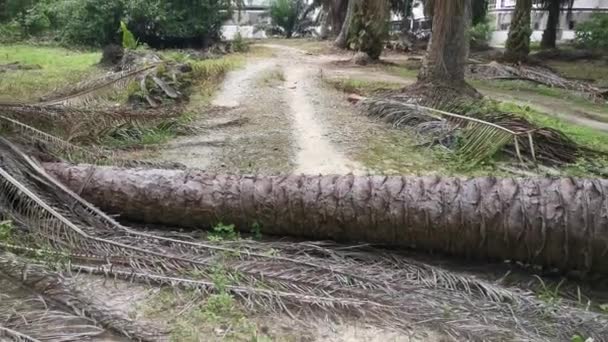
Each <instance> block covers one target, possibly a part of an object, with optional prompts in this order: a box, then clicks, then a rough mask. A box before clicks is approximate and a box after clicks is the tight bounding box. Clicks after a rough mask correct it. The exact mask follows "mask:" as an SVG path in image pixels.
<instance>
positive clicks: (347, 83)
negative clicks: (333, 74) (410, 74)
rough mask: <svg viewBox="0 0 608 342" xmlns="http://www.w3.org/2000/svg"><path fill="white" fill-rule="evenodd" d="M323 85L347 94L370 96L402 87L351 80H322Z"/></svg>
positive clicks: (395, 84)
mask: <svg viewBox="0 0 608 342" xmlns="http://www.w3.org/2000/svg"><path fill="white" fill-rule="evenodd" d="M323 82H325V84H327V85H329V86H331V87H333V88H335V89H337V90H340V91H342V92H345V93H349V94H353V93H354V94H359V95H371V94H373V93H375V92H378V91H383V90H396V89H401V88H403V85H401V84H397V83H391V82H382V81H364V80H358V79H353V78H324V79H323Z"/></svg>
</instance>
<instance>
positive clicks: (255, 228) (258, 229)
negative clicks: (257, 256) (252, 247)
mask: <svg viewBox="0 0 608 342" xmlns="http://www.w3.org/2000/svg"><path fill="white" fill-rule="evenodd" d="M251 233H252V234H253V239H254V240H261V239H262V226H261V225H260V224H259V223H258V222H254V223H253V224H252V225H251Z"/></svg>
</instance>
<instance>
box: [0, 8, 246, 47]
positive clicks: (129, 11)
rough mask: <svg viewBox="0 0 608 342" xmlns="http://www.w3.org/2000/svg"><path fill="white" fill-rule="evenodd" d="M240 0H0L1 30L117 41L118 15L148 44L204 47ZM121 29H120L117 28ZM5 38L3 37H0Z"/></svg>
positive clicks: (74, 40) (75, 41) (70, 40)
mask: <svg viewBox="0 0 608 342" xmlns="http://www.w3.org/2000/svg"><path fill="white" fill-rule="evenodd" d="M240 1H241V0H189V1H184V0H103V1H101V0H0V24H2V27H3V28H2V33H6V32H7V31H10V32H11V33H12V34H11V35H10V37H14V36H15V35H14V34H13V33H14V32H13V31H14V30H12V27H10V28H11V30H9V29H8V28H9V27H7V26H6V25H7V23H12V22H15V23H17V24H18V28H19V31H20V33H19V34H20V35H21V36H28V35H38V34H41V33H45V32H48V31H51V30H52V31H55V32H56V33H57V36H58V37H59V39H60V40H61V41H62V42H63V43H65V44H66V45H85V46H97V47H99V46H104V45H107V44H110V43H118V44H120V43H121V40H122V39H121V20H124V22H125V24H126V26H128V30H130V31H131V32H133V34H134V36H135V37H138V38H139V40H140V41H141V42H142V43H148V45H150V46H153V47H207V46H209V45H210V44H212V43H214V42H215V41H216V40H218V39H219V38H220V34H221V27H222V24H223V23H224V22H225V20H226V19H228V18H229V17H230V16H231V14H232V8H233V6H234V4H236V3H238V2H240ZM123 32H124V31H123ZM0 39H2V40H7V38H6V37H3V38H0Z"/></svg>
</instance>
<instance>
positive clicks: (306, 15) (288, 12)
mask: <svg viewBox="0 0 608 342" xmlns="http://www.w3.org/2000/svg"><path fill="white" fill-rule="evenodd" d="M308 8H309V6H308V5H307V3H306V1H304V0H274V1H273V2H272V3H271V4H270V10H269V11H268V13H267V15H268V16H270V22H271V23H270V25H266V24H261V25H258V26H257V27H256V30H264V31H266V34H268V35H281V36H284V37H286V38H291V37H293V36H300V37H302V36H310V35H312V34H313V32H314V21H313V20H312V19H311V18H310V14H311V13H310V11H308V10H307V9H308Z"/></svg>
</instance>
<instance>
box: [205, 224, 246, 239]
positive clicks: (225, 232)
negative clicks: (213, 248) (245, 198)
mask: <svg viewBox="0 0 608 342" xmlns="http://www.w3.org/2000/svg"><path fill="white" fill-rule="evenodd" d="M238 237H239V236H238V233H237V232H236V231H235V226H234V224H229V225H225V224H223V223H222V222H220V223H218V224H216V225H215V226H214V227H213V231H212V232H211V233H210V234H209V240H211V241H224V240H236V239H237V238H238Z"/></svg>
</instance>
